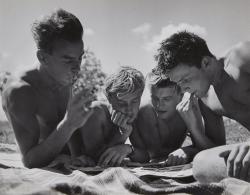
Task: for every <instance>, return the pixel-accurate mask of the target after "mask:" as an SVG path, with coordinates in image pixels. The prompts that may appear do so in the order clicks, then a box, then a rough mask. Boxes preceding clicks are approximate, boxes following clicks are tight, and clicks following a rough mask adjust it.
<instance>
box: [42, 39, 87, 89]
mask: <svg viewBox="0 0 250 195" xmlns="http://www.w3.org/2000/svg"><path fill="white" fill-rule="evenodd" d="M83 54H84V47H83V42H82V40H79V41H75V42H69V41H66V40H62V39H60V40H56V41H55V42H54V45H53V48H52V52H51V53H46V56H45V57H46V62H47V63H46V64H47V66H46V67H47V70H48V72H49V73H50V75H51V76H52V77H53V78H54V79H55V80H56V81H57V82H58V83H60V84H61V85H64V86H66V85H71V84H72V81H73V77H74V75H76V74H77V73H78V72H79V70H80V65H81V61H82V56H83Z"/></svg>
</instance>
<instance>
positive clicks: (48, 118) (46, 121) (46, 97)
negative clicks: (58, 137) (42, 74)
mask: <svg viewBox="0 0 250 195" xmlns="http://www.w3.org/2000/svg"><path fill="white" fill-rule="evenodd" d="M66 107H67V98H66V96H65V97H63V96H61V97H58V96H56V95H55V94H51V93H45V92H44V93H43V92H41V93H40V96H39V97H38V110H37V114H36V118H37V120H38V123H39V126H40V137H41V138H42V139H43V138H45V137H47V136H48V135H49V134H50V133H51V132H52V131H54V130H55V128H56V127H57V125H58V123H59V122H60V121H61V120H62V119H63V117H64V115H65V112H66Z"/></svg>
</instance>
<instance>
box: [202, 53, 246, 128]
mask: <svg viewBox="0 0 250 195" xmlns="http://www.w3.org/2000/svg"><path fill="white" fill-rule="evenodd" d="M244 66H250V64H245V63H244V62H243V61H242V60H241V59H240V57H239V55H238V54H237V50H236V49H235V50H232V51H231V52H230V53H229V55H227V56H226V57H225V59H224V70H225V74H224V79H223V81H224V82H223V84H221V85H215V86H214V87H213V86H211V87H210V89H209V91H208V96H207V98H203V99H202V100H203V102H204V103H205V104H206V105H207V106H208V107H209V108H210V109H211V110H213V111H214V112H216V113H217V114H219V115H223V116H227V117H229V118H231V119H234V120H236V121H238V122H239V123H241V124H242V125H243V126H245V127H246V128H248V129H249V130H250V120H249V119H250V74H249V73H248V72H247V71H245V70H244Z"/></svg>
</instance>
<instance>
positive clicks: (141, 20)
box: [0, 0, 250, 118]
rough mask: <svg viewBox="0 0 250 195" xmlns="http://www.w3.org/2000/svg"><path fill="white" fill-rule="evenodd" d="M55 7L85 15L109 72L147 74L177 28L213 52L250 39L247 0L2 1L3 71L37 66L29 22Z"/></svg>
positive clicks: (91, 41)
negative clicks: (133, 69)
mask: <svg viewBox="0 0 250 195" xmlns="http://www.w3.org/2000/svg"><path fill="white" fill-rule="evenodd" d="M55 8H63V9H65V10H67V11H70V12H72V13H73V14H75V15H76V16H77V17H78V18H79V19H80V20H81V22H82V24H83V26H84V29H85V34H84V42H85V45H86V47H87V48H89V49H90V50H92V51H93V52H94V53H95V54H96V56H97V58H98V59H100V60H101V64H102V67H103V70H104V71H105V72H106V73H110V72H112V71H113V70H115V69H116V68H117V67H118V66H120V65H130V66H134V67H136V68H138V69H139V70H141V71H142V72H143V73H144V74H145V73H147V72H148V71H150V69H151V68H152V67H153V66H154V65H155V62H154V60H153V56H154V54H155V51H156V49H157V48H158V44H159V42H160V41H161V40H162V39H164V38H166V37H168V36H169V35H171V34H172V33H174V32H176V31H178V30H183V29H187V30H189V31H193V32H195V33H197V34H199V35H200V36H202V37H203V38H205V39H206V40H207V43H208V46H209V48H210V49H211V51H212V52H213V53H214V54H215V55H221V54H222V53H223V52H224V51H225V50H226V49H227V48H229V47H231V46H232V45H234V44H236V43H238V42H240V41H245V40H250V11H249V10H250V1H248V0H0V70H1V71H3V70H9V71H12V72H18V71H19V70H22V69H26V68H30V67H31V66H34V64H35V63H36V62H37V60H36V55H35V54H36V48H35V44H34V41H33V40H32V36H31V32H30V27H31V24H32V22H33V21H34V20H35V19H36V18H39V17H40V16H42V15H44V14H46V13H49V12H50V11H52V10H54V9H55ZM1 117H2V118H3V117H4V116H3V114H2V111H0V118H1Z"/></svg>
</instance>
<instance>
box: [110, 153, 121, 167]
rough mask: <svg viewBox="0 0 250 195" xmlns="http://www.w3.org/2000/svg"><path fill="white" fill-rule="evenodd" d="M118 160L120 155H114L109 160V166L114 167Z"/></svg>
mask: <svg viewBox="0 0 250 195" xmlns="http://www.w3.org/2000/svg"><path fill="white" fill-rule="evenodd" d="M119 158H120V155H119V154H115V155H114V156H113V157H112V159H111V160H110V162H109V165H110V166H113V167H114V166H116V165H117V161H118V160H119Z"/></svg>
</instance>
